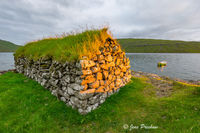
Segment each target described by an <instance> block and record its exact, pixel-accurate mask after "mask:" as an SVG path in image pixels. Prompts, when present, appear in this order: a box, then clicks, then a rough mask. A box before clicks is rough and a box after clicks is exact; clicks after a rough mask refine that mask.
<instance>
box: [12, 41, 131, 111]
mask: <svg viewBox="0 0 200 133" xmlns="http://www.w3.org/2000/svg"><path fill="white" fill-rule="evenodd" d="M129 63H130V61H129V59H128V58H126V56H125V53H124V52H123V51H122V50H121V48H120V45H119V44H118V43H116V42H115V41H114V40H112V39H110V38H108V39H107V41H106V43H105V44H103V45H102V46H101V47H100V48H99V51H98V52H97V53H95V54H94V55H92V56H91V57H90V58H88V57H83V58H82V60H79V61H76V62H68V61H66V62H65V63H61V62H58V61H55V60H52V58H51V57H45V58H41V59H39V60H37V61H34V60H31V59H28V58H26V57H21V58H15V66H16V71H17V72H19V73H23V74H24V75H26V76H27V77H29V78H31V79H34V80H35V81H37V82H38V83H40V84H41V85H42V86H44V88H46V89H48V90H50V91H51V93H52V94H53V95H55V96H56V97H57V98H59V99H60V100H61V101H63V102H65V103H66V105H68V106H72V108H74V109H78V111H79V112H80V113H81V114H87V113H88V112H90V111H91V110H94V109H96V108H97V107H98V106H99V105H100V104H102V103H103V102H104V101H105V99H106V98H107V97H108V96H110V95H111V94H113V93H115V92H117V91H119V89H120V87H122V86H124V85H125V84H126V83H128V82H129V81H130V78H131V71H130V65H129Z"/></svg>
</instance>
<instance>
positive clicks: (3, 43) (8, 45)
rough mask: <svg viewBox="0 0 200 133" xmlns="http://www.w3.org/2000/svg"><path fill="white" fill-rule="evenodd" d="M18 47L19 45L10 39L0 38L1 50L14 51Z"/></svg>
mask: <svg viewBox="0 0 200 133" xmlns="http://www.w3.org/2000/svg"><path fill="white" fill-rule="evenodd" d="M18 47H19V45H16V44H14V43H11V42H9V41H5V40H0V52H14V51H15V50H16V49H17V48H18Z"/></svg>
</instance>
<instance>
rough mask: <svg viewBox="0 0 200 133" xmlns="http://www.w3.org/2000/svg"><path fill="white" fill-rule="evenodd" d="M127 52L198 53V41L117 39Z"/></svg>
mask: <svg viewBox="0 0 200 133" xmlns="http://www.w3.org/2000/svg"><path fill="white" fill-rule="evenodd" d="M118 41H119V43H120V44H121V46H122V48H123V49H125V51H126V52H127V53H200V42H192V41H175V40H158V39H118Z"/></svg>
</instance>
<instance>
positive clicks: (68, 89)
mask: <svg viewBox="0 0 200 133" xmlns="http://www.w3.org/2000/svg"><path fill="white" fill-rule="evenodd" d="M67 92H68V94H69V95H74V90H73V89H72V88H71V87H67Z"/></svg>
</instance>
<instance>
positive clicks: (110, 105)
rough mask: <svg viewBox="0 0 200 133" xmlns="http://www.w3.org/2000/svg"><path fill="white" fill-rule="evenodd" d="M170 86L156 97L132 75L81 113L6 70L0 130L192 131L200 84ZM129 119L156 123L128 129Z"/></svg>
mask: <svg viewBox="0 0 200 133" xmlns="http://www.w3.org/2000/svg"><path fill="white" fill-rule="evenodd" d="M173 90H174V91H173V93H172V95H171V96H170V97H163V98H158V97H157V96H156V94H155V88H153V87H152V86H151V85H150V84H147V83H145V82H144V81H143V80H141V79H136V78H134V79H132V81H131V82H130V83H129V84H127V85H126V86H125V87H123V88H121V90H120V91H119V93H116V94H114V95H112V96H111V97H109V98H108V99H107V100H106V102H104V103H103V104H102V105H101V107H100V108H98V109H96V110H94V111H92V112H91V113H89V114H87V115H85V116H82V115H80V114H79V113H78V112H77V111H75V110H73V109H71V107H67V106H66V105H65V104H64V103H63V102H61V101H59V100H57V99H56V97H54V96H52V95H51V94H50V92H49V91H48V90H46V89H44V88H43V87H42V86H40V85H39V84H38V83H37V82H35V81H33V80H31V79H28V78H26V77H25V76H23V75H22V74H16V73H12V72H8V73H6V74H3V75H1V76H0V133H15V132H16V133H24V132H27V133H40V132H46V133H68V132H69V133H79V132H83V133H105V132H107V133H108V132H109V133H118V132H119V133H123V132H125V133H127V132H136V133H141V132H145V133H146V132H158V133H170V132H171V133H191V132H193V133H198V132H199V131H200V88H196V87H188V86H183V85H181V84H178V83H174V89H173ZM124 124H128V126H129V128H128V129H124V128H123V125H124ZM131 124H133V125H134V126H140V125H141V124H145V125H146V126H150V125H153V126H158V129H132V130H131V131H130V129H131V128H130V125H131Z"/></svg>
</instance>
